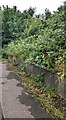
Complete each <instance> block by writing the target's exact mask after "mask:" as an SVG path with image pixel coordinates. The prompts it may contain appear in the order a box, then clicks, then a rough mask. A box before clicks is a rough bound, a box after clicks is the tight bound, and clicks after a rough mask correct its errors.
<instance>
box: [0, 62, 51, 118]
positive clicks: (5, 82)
mask: <svg viewBox="0 0 66 120" xmlns="http://www.w3.org/2000/svg"><path fill="white" fill-rule="evenodd" d="M0 68H2V71H1V72H0V79H1V80H2V82H0V84H1V85H2V111H3V116H4V118H51V116H50V115H49V114H48V113H47V112H46V111H45V110H44V109H43V108H42V107H41V105H40V103H39V102H37V101H36V100H35V99H34V98H32V97H31V95H30V94H29V93H28V92H26V90H25V89H24V88H23V87H22V86H20V84H19V80H18V79H17V78H16V77H15V75H14V74H13V73H12V72H11V71H9V70H7V67H6V64H3V63H2V62H0ZM1 74H2V75H1Z"/></svg>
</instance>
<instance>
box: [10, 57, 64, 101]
mask: <svg viewBox="0 0 66 120" xmlns="http://www.w3.org/2000/svg"><path fill="white" fill-rule="evenodd" d="M9 59H10V57H9ZM12 60H13V59H12V58H11V59H10V60H9V61H10V62H11V61H12ZM16 63H18V65H22V66H23V67H24V70H25V72H26V73H29V74H30V75H31V74H32V75H38V74H39V75H40V74H44V75H43V79H44V82H45V84H50V85H51V86H53V87H54V88H55V89H56V90H58V92H59V94H60V95H61V96H62V97H63V98H65V99H66V94H65V91H64V85H65V83H64V82H62V81H61V80H60V78H59V77H58V75H57V74H56V73H52V72H51V71H49V70H47V69H46V68H41V67H40V66H37V65H35V64H33V63H25V62H24V61H19V60H17V59H16Z"/></svg>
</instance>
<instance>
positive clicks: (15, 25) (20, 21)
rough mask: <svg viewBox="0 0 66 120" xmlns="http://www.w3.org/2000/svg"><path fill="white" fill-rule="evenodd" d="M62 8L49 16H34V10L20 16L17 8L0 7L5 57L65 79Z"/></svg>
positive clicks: (65, 52)
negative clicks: (10, 57)
mask: <svg viewBox="0 0 66 120" xmlns="http://www.w3.org/2000/svg"><path fill="white" fill-rule="evenodd" d="M65 7H66V6H65V5H63V6H60V7H59V8H58V9H57V11H56V12H54V13H53V14H51V12H50V11H49V10H48V9H45V12H44V14H42V15H40V14H39V15H35V10H36V9H35V8H31V7H30V8H29V9H28V10H24V11H23V12H22V13H21V12H20V11H19V10H17V8H16V6H14V7H13V8H9V7H8V6H6V7H4V6H3V16H2V46H3V48H4V52H5V53H6V54H7V55H13V56H16V57H17V58H19V59H20V60H24V61H25V62H32V63H35V64H38V65H40V66H42V67H46V68H48V69H51V70H54V71H56V72H57V73H58V75H60V77H61V79H62V80H63V79H64V74H65V73H64V72H65V71H64V63H65V55H66V51H65V49H66V48H65V47H66V43H65V29H66V28H65V20H66V19H65V15H64V14H65V10H64V9H65Z"/></svg>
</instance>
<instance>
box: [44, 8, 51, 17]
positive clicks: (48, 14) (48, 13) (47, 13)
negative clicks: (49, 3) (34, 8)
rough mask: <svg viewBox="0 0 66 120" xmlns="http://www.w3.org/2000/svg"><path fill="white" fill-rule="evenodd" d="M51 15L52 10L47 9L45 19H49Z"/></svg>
mask: <svg viewBox="0 0 66 120" xmlns="http://www.w3.org/2000/svg"><path fill="white" fill-rule="evenodd" d="M50 17H51V12H50V11H49V9H47V8H46V9H45V19H48V18H50Z"/></svg>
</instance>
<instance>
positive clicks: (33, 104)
mask: <svg viewBox="0 0 66 120" xmlns="http://www.w3.org/2000/svg"><path fill="white" fill-rule="evenodd" d="M17 99H18V100H19V102H20V103H21V104H23V105H26V106H27V107H28V111H29V112H31V114H32V116H33V117H34V118H51V116H50V115H49V114H48V113H47V112H46V110H44V109H43V108H42V107H41V105H40V103H39V102H38V101H36V100H35V99H34V98H32V96H31V95H30V94H29V93H27V92H25V91H24V90H23V91H22V94H21V95H18V98H17Z"/></svg>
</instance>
